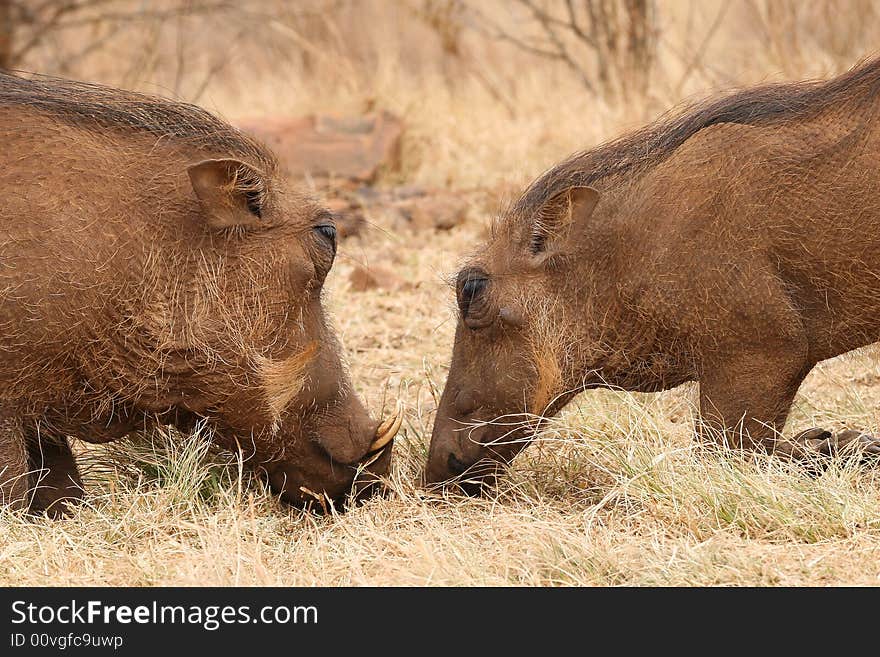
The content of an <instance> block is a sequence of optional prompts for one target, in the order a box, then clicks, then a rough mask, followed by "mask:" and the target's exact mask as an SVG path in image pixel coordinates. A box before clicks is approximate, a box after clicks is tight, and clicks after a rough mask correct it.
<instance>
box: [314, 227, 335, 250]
mask: <svg viewBox="0 0 880 657" xmlns="http://www.w3.org/2000/svg"><path fill="white" fill-rule="evenodd" d="M315 231H317V233H318V234H319V235H320V236H321V237H322V238H323V239H325V240H327V241H328V242H329V243H330V245H331V246H332V247H333V253H336V226H334V225H333V224H319V225H317V226H315Z"/></svg>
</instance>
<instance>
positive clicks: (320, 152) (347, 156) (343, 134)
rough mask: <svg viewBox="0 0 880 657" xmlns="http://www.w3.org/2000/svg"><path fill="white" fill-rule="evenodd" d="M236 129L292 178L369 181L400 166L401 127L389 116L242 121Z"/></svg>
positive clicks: (313, 116) (397, 121) (394, 117)
mask: <svg viewBox="0 0 880 657" xmlns="http://www.w3.org/2000/svg"><path fill="white" fill-rule="evenodd" d="M238 127H239V128H240V129H242V130H244V131H245V132H248V133H250V134H252V135H253V136H255V137H256V138H257V139H259V140H261V141H262V142H263V143H265V144H266V145H267V146H269V147H270V148H271V149H272V150H274V151H275V153H276V154H277V155H278V157H279V159H280V160H281V162H282V164H283V165H284V166H285V167H286V168H287V170H288V171H289V173H290V174H291V175H293V176H312V177H324V176H328V177H334V178H346V179H349V180H352V181H358V182H371V181H372V180H374V179H375V177H376V174H377V173H378V171H379V169H380V168H381V167H385V168H386V169H388V170H392V171H393V170H396V169H398V168H399V167H400V141H401V136H402V134H403V122H402V121H401V120H400V119H398V118H397V117H396V116H394V115H393V114H391V113H389V112H380V113H375V114H368V115H364V116H333V115H311V116H306V117H301V118H288V117H277V116H268V117H259V118H250V119H242V120H241V121H239V122H238Z"/></svg>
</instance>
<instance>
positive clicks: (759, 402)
mask: <svg viewBox="0 0 880 657" xmlns="http://www.w3.org/2000/svg"><path fill="white" fill-rule="evenodd" d="M770 347H771V348H769V349H768V350H767V351H765V352H756V351H744V352H740V353H738V354H736V355H735V356H732V357H730V358H726V359H724V360H720V359H719V361H717V362H716V363H715V364H714V367H711V368H707V370H706V372H705V374H704V375H703V376H701V378H700V414H701V416H702V422H701V424H700V429H699V434H700V437H701V438H703V439H704V440H715V441H719V442H724V443H726V444H727V445H729V446H731V447H736V448H741V449H746V450H759V451H768V452H772V453H774V454H777V455H781V456H787V457H790V458H793V459H798V460H810V461H814V460H815V457H816V456H831V455H834V454H839V453H846V452H849V451H854V452H856V453H860V454H861V455H862V456H863V457H870V456H874V455H880V440H878V439H877V438H874V437H873V436H869V435H867V434H863V433H860V432H858V431H854V430H846V431H842V432H840V433H838V434H836V435H835V434H832V433H831V432H829V431H825V430H824V429H808V430H806V431H802V432H800V433H799V434H797V435H796V436H795V437H794V438H792V439H785V438H783V437H782V435H781V432H782V428H783V426H784V425H785V420H786V418H787V417H788V412H789V408H790V407H791V403H792V401H793V400H794V397H795V394H797V391H798V388H799V387H800V385H801V382H802V381H803V380H804V378H805V377H806V375H807V373H809V371H810V369H812V365H811V364H810V363H808V362H805V359H803V358H802V357H801V356H800V354H802V353H804V352H803V350H802V349H801V348H800V345H799V344H798V343H797V342H792V343H791V344H790V345H789V344H785V343H782V344H780V343H779V342H776V343H775V344H772V345H770Z"/></svg>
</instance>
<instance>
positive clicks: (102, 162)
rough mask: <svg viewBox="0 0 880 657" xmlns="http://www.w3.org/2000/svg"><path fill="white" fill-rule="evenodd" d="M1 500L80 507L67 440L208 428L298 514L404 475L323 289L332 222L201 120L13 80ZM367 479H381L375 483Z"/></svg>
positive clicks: (138, 101)
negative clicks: (329, 316) (357, 378)
mask: <svg viewBox="0 0 880 657" xmlns="http://www.w3.org/2000/svg"><path fill="white" fill-rule="evenodd" d="M0 189H2V193H0V498H2V501H3V502H5V503H6V504H11V505H13V506H15V507H19V508H21V507H28V506H29V508H30V509H31V510H33V511H40V510H49V511H51V512H58V511H62V510H63V508H64V506H65V503H64V502H62V500H68V501H70V500H77V499H79V498H80V497H81V496H82V488H81V481H80V476H79V474H78V472H77V467H76V464H75V462H74V457H73V455H72V453H71V450H70V447H69V445H68V436H74V437H78V438H81V439H83V440H86V441H89V442H97V443H100V442H106V441H111V440H114V439H116V438H119V437H120V436H123V435H124V434H126V433H129V432H131V431H132V430H134V429H139V428H141V429H142V428H144V427H146V426H149V425H151V424H153V423H157V422H158V423H168V424H174V425H177V426H179V427H181V428H184V429H186V428H190V427H192V426H193V425H194V424H195V423H196V422H197V421H199V420H200V419H201V418H205V419H206V421H207V422H208V423H209V424H210V426H211V427H212V428H213V430H214V431H213V433H214V435H215V436H216V441H217V442H218V443H219V444H221V445H222V446H224V447H226V448H229V449H235V450H239V449H240V450H241V451H242V452H243V454H244V455H245V457H247V459H248V461H247V462H248V463H250V464H253V465H254V466H255V467H256V468H258V469H259V471H260V472H261V473H262V474H263V475H264V476H265V477H267V478H268V481H269V483H270V485H271V487H272V489H273V490H274V491H275V492H277V493H278V494H279V495H280V496H281V498H282V499H284V500H286V501H289V502H291V503H294V504H298V503H303V502H305V501H307V500H310V499H311V498H312V495H313V494H314V495H317V496H320V497H321V498H322V499H324V495H326V496H328V497H329V498H331V499H337V498H342V497H344V496H345V495H346V494H347V493H348V491H349V490H350V489H351V486H352V483H353V480H354V479H355V476H356V474H357V473H359V472H360V473H362V475H363V476H361V477H360V478H359V480H358V482H357V486H362V485H363V486H365V487H369V486H367V483H368V482H369V481H370V480H371V478H372V479H375V476H376V475H379V474H382V473H384V472H386V470H387V468H388V466H389V462H390V459H391V448H390V443H391V439H392V438H393V435H394V432H395V431H396V430H397V428H398V427H399V417H398V418H397V419H396V420H394V421H391V422H386V423H385V424H383V425H382V427H381V431H379V435H377V422H374V421H373V420H371V419H370V417H369V416H368V414H367V412H366V411H365V409H364V407H363V405H362V404H361V402H360V400H359V399H358V398H357V396H356V395H355V394H354V393H353V392H351V386H350V383H349V380H348V376H347V374H346V372H345V370H344V369H343V367H342V364H341V362H340V356H339V346H338V344H337V341H336V339H335V338H334V336H333V333H332V331H331V330H330V329H329V328H328V326H327V324H326V322H325V316H324V311H323V309H322V306H321V289H322V285H323V283H324V279H325V277H326V276H327V273H328V271H329V270H330V267H331V265H332V264H333V260H334V257H335V254H336V230H335V227H334V224H333V220H332V218H331V216H330V214H329V213H328V212H327V211H326V210H324V209H323V208H322V207H321V205H319V204H318V203H317V202H316V201H315V200H313V199H311V198H309V197H307V196H304V195H302V194H299V193H297V192H295V191H293V190H291V189H289V188H288V186H287V185H286V183H285V181H284V179H283V178H282V177H281V176H280V174H279V167H278V165H277V163H276V160H275V159H274V157H273V155H272V154H271V153H270V152H269V151H268V150H267V149H266V148H265V147H263V146H261V145H260V144H258V143H257V142H256V141H254V140H252V139H251V138H249V137H247V136H246V135H244V134H242V133H241V132H239V131H237V130H235V129H234V128H232V127H230V126H229V125H227V124H226V123H224V122H223V121H220V120H219V119H217V118H215V117H214V116H212V115H210V114H209V113H207V112H205V111H204V110H202V109H199V108H197V107H194V106H192V105H187V104H182V103H176V102H171V101H168V100H164V99H159V98H153V97H148V96H144V95H140V94H135V93H129V92H125V91H121V90H118V89H111V88H106V87H101V86H96V85H91V84H84V83H79V82H72V81H67V80H59V79H50V78H43V77H35V78H33V79H22V78H20V77H15V76H11V75H7V74H0ZM365 465H369V468H368V469H367V471H365V470H364V466H365Z"/></svg>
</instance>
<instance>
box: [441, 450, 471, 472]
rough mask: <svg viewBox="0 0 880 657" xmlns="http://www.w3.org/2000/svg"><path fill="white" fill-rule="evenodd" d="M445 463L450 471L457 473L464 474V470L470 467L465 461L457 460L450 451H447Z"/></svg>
mask: <svg viewBox="0 0 880 657" xmlns="http://www.w3.org/2000/svg"><path fill="white" fill-rule="evenodd" d="M446 465H447V466H448V467H449V469H450V471H452V472H454V473H455V474H457V475H460V474H464V473H465V471H466V470H467V469H468V468H469V467H471V466H470V465H468V464H467V463H462V462H461V461H459V460H458V459H457V458H456V457H455V454H453V453H452V452H449V458H448V459H446Z"/></svg>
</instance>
